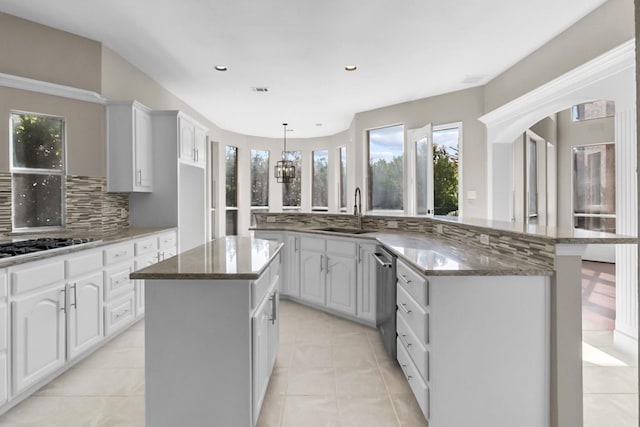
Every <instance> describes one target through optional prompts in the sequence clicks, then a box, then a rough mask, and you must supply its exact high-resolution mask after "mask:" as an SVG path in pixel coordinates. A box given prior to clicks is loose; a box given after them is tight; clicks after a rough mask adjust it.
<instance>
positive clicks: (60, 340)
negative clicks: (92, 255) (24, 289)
mask: <svg viewBox="0 0 640 427" xmlns="http://www.w3.org/2000/svg"><path fill="white" fill-rule="evenodd" d="M65 294H66V284H65V283H59V284H57V285H55V286H51V287H48V288H46V289H45V290H41V291H36V292H34V293H32V294H30V295H29V296H25V297H21V298H16V299H14V301H12V303H11V311H12V314H13V316H12V319H11V320H12V322H11V323H12V335H13V352H12V353H13V394H17V393H20V392H21V391H23V390H24V389H26V388H27V387H29V386H30V385H32V384H35V383H36V382H38V381H39V380H41V379H42V378H44V377H45V376H47V375H48V374H50V373H52V372H54V371H55V370H56V369H58V368H61V367H62V366H63V365H64V364H65V360H66V357H65V318H66V314H65V310H66V301H65V300H66V298H65Z"/></svg>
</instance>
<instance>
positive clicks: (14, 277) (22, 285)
mask: <svg viewBox="0 0 640 427" xmlns="http://www.w3.org/2000/svg"><path fill="white" fill-rule="evenodd" d="M9 277H10V281H11V293H12V294H13V295H16V294H20V293H23V292H28V291H32V290H34V289H38V288H41V287H44V286H48V285H51V284H53V283H57V282H62V281H63V280H64V262H63V261H62V259H61V258H56V259H55V260H51V259H48V260H46V261H42V262H33V263H31V262H28V263H26V264H23V265H22V266H20V267H19V268H15V269H10V273H9Z"/></svg>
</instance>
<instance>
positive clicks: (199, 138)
mask: <svg viewBox="0 0 640 427" xmlns="http://www.w3.org/2000/svg"><path fill="white" fill-rule="evenodd" d="M193 146H194V154H195V162H196V164H197V165H198V166H202V167H205V166H207V132H206V131H205V130H204V129H202V128H200V127H198V126H196V127H195V129H194V135H193Z"/></svg>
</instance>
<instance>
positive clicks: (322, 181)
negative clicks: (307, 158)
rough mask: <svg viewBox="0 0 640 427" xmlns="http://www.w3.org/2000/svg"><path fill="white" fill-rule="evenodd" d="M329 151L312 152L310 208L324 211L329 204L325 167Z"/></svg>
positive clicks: (327, 164) (327, 162) (327, 163)
mask: <svg viewBox="0 0 640 427" xmlns="http://www.w3.org/2000/svg"><path fill="white" fill-rule="evenodd" d="M328 166H329V152H328V151H327V150H320V151H314V152H313V178H312V184H311V185H312V188H311V209H312V210H314V211H326V210H328V206H329V200H328V199H329V189H328V188H327V169H328Z"/></svg>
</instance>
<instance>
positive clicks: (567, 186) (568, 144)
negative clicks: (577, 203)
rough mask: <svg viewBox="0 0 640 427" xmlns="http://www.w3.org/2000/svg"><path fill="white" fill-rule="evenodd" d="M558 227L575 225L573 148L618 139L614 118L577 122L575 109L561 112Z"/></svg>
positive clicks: (559, 123)
mask: <svg viewBox="0 0 640 427" xmlns="http://www.w3.org/2000/svg"><path fill="white" fill-rule="evenodd" d="M557 117H558V194H559V195H560V196H559V197H558V226H559V227H561V228H569V229H570V228H573V219H572V214H571V209H572V201H571V197H572V195H573V189H572V171H573V157H572V152H573V147H576V146H578V145H588V144H599V143H603V142H614V141H615V136H614V125H615V122H614V118H613V117H607V118H604V119H594V120H585V121H582V122H574V121H572V119H571V110H564V111H561V112H559V113H558V115H557Z"/></svg>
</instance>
